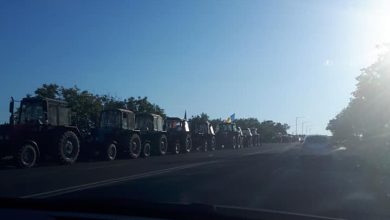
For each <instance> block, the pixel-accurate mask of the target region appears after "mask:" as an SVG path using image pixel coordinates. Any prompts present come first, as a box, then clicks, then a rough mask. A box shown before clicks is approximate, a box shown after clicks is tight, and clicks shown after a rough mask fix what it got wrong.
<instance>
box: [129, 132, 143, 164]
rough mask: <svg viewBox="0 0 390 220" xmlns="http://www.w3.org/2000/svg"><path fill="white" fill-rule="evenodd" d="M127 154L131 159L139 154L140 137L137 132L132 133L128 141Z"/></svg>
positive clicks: (140, 148) (140, 149)
mask: <svg viewBox="0 0 390 220" xmlns="http://www.w3.org/2000/svg"><path fill="white" fill-rule="evenodd" d="M128 151H129V156H130V158H132V159H136V158H138V157H139V156H140V155H141V151H142V147H141V139H140V137H139V135H138V134H133V135H132V136H131V138H130V141H129V143H128Z"/></svg>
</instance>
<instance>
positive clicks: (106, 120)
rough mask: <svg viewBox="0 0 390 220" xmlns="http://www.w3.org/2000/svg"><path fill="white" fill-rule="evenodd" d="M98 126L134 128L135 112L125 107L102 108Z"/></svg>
mask: <svg viewBox="0 0 390 220" xmlns="http://www.w3.org/2000/svg"><path fill="white" fill-rule="evenodd" d="M100 128H106V129H125V130H135V114H134V112H132V111H130V110H127V109H110V110H103V111H102V112H101V114H100Z"/></svg>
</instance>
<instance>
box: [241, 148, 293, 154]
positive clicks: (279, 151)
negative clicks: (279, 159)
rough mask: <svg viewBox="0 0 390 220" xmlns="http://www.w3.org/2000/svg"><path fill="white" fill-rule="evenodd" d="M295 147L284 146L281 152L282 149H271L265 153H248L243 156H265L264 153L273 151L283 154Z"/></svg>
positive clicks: (265, 151)
mask: <svg viewBox="0 0 390 220" xmlns="http://www.w3.org/2000/svg"><path fill="white" fill-rule="evenodd" d="M294 146H295V145H287V146H284V147H283V149H282V150H280V149H275V148H271V149H268V150H263V151H256V152H251V153H246V154H243V155H242V156H250V155H256V154H263V153H269V152H272V151H275V153H283V152H285V151H286V150H288V149H291V148H293V147H294Z"/></svg>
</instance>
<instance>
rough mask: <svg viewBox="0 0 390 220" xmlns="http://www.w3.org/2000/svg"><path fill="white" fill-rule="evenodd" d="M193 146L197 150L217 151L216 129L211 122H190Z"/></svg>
mask: <svg viewBox="0 0 390 220" xmlns="http://www.w3.org/2000/svg"><path fill="white" fill-rule="evenodd" d="M190 125H191V138H192V145H193V146H194V147H195V148H196V149H197V150H203V151H208V150H212V151H213V150H215V147H216V139H215V133H214V128H213V126H212V125H211V123H210V122H208V121H204V122H198V121H190Z"/></svg>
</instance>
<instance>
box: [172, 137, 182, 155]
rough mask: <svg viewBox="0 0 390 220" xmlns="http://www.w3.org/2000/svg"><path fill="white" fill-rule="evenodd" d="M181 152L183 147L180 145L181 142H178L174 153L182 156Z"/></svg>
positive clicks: (175, 144) (174, 146) (174, 147)
mask: <svg viewBox="0 0 390 220" xmlns="http://www.w3.org/2000/svg"><path fill="white" fill-rule="evenodd" d="M180 150H181V145H180V141H178V140H177V141H176V142H175V143H174V145H173V153H174V154H180Z"/></svg>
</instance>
